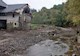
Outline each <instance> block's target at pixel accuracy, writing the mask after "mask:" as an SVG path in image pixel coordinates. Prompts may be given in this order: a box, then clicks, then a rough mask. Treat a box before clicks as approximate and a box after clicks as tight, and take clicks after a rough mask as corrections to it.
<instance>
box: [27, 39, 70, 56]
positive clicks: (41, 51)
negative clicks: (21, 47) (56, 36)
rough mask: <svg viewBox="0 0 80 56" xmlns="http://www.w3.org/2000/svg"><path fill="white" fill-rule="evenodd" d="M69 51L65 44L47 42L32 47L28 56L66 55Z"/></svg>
mask: <svg viewBox="0 0 80 56" xmlns="http://www.w3.org/2000/svg"><path fill="white" fill-rule="evenodd" d="M68 50H69V47H68V45H67V44H65V43H59V42H58V41H55V42H54V41H52V40H46V41H41V42H40V43H38V44H35V45H33V46H31V47H30V48H29V49H28V53H27V56H55V55H64V53H66V52H67V51H68Z"/></svg>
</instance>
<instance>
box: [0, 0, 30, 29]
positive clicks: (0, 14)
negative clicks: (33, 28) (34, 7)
mask: <svg viewBox="0 0 80 56" xmlns="http://www.w3.org/2000/svg"><path fill="white" fill-rule="evenodd" d="M30 21H31V11H30V8H29V5H28V4H13V5H8V4H6V3H5V2H4V1H2V0H0V29H15V28H16V29H27V28H28V24H29V23H30Z"/></svg>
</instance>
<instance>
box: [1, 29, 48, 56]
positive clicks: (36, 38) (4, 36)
mask: <svg viewBox="0 0 80 56" xmlns="http://www.w3.org/2000/svg"><path fill="white" fill-rule="evenodd" d="M0 33H1V34H0V56H16V54H17V55H18V56H19V55H23V54H26V53H27V51H26V50H27V48H28V47H30V46H32V45H34V44H36V43H38V42H40V41H43V40H46V39H49V36H48V34H47V33H45V32H42V31H41V30H30V31H28V32H27V31H14V32H5V31H1V32H0ZM12 54H13V55H12Z"/></svg>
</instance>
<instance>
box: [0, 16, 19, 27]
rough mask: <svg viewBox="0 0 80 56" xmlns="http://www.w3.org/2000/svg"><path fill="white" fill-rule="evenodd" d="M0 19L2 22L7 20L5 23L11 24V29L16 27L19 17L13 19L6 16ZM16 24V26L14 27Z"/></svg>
mask: <svg viewBox="0 0 80 56" xmlns="http://www.w3.org/2000/svg"><path fill="white" fill-rule="evenodd" d="M0 19H2V20H7V23H13V27H18V26H19V23H18V20H19V15H15V17H13V16H12V15H8V16H0ZM15 23H16V25H15Z"/></svg>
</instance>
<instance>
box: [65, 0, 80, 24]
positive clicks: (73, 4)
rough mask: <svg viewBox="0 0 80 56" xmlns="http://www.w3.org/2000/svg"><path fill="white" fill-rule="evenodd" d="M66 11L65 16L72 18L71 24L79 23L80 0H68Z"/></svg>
mask: <svg viewBox="0 0 80 56" xmlns="http://www.w3.org/2000/svg"><path fill="white" fill-rule="evenodd" d="M66 11H67V13H68V16H67V18H68V19H72V22H73V25H80V0H68V2H67V3H66Z"/></svg>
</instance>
